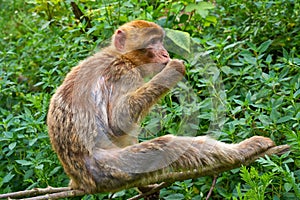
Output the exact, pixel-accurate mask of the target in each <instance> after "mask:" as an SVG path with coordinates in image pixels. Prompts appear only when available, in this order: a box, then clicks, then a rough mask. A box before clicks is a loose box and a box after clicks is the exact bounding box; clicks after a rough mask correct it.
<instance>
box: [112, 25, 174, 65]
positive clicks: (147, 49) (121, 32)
mask: <svg viewBox="0 0 300 200" xmlns="http://www.w3.org/2000/svg"><path fill="white" fill-rule="evenodd" d="M164 36H165V33H164V30H163V29H162V28H161V27H160V26H158V25H157V24H155V23H152V22H147V21H143V20H135V21H132V22H129V23H126V24H124V25H123V26H121V27H120V28H119V29H118V30H116V32H115V34H114V35H113V38H112V45H113V46H114V47H115V49H116V50H117V51H118V52H119V53H121V54H122V55H124V56H125V57H127V58H129V59H130V60H131V61H132V62H134V64H136V65H137V66H138V65H143V64H148V63H159V64H163V65H166V64H167V63H168V62H169V61H170V57H169V54H168V52H167V50H166V49H165V48H164V46H163V39H164Z"/></svg>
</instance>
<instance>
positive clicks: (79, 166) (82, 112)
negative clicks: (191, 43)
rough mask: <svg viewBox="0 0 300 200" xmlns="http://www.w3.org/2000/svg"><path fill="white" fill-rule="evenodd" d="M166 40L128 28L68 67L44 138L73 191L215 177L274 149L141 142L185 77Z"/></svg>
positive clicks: (261, 141)
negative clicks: (158, 108)
mask: <svg viewBox="0 0 300 200" xmlns="http://www.w3.org/2000/svg"><path fill="white" fill-rule="evenodd" d="M164 36H165V33H164V31H163V29H162V28H161V27H160V26H159V25H157V24H155V23H153V22H148V21H144V20H134V21H131V22H128V23H125V24H124V25H122V26H120V27H119V28H118V29H117V30H116V31H115V32H114V34H113V36H112V39H111V44H110V45H109V46H108V47H105V48H103V49H102V50H101V51H99V52H97V53H95V54H94V55H92V56H90V57H88V58H86V59H85V60H83V61H81V62H80V63H79V64H78V65H77V66H75V67H73V68H72V69H71V71H70V72H69V73H68V74H67V76H66V77H65V79H64V81H63V83H62V84H61V85H60V86H59V87H58V89H57V90H56V92H55V93H54V95H53V96H52V98H51V100H50V105H49V110H48V115H47V125H48V133H49V137H50V141H51V144H52V147H53V149H54V151H55V152H56V153H57V155H58V158H59V160H60V162H61V163H62V166H63V168H64V171H65V172H66V174H67V175H68V176H69V178H70V179H71V180H70V187H71V188H72V189H79V190H83V191H85V192H86V193H91V194H93V193H100V192H116V191H119V190H122V189H127V188H131V187H140V188H142V187H144V186H148V185H152V184H156V183H162V182H175V181H181V180H185V179H190V178H196V177H199V176H201V175H203V174H205V175H215V174H218V173H220V172H222V171H225V170H229V169H231V168H233V166H234V167H237V166H240V165H241V164H243V163H246V162H247V161H248V160H253V159H255V158H257V156H258V155H260V154H261V153H263V152H265V151H267V150H268V149H270V148H272V147H274V146H275V144H274V142H273V141H272V140H271V139H269V138H266V137H262V136H253V137H251V138H249V139H246V140H244V141H242V142H240V143H234V144H228V143H223V142H220V141H217V140H215V139H213V138H210V137H209V136H197V137H188V136H174V135H165V136H161V137H158V138H154V139H151V140H148V141H144V142H141V143H139V142H138V139H137V137H138V134H139V123H140V122H141V120H142V119H143V118H144V117H145V116H146V115H147V113H148V112H149V110H150V108H151V107H152V106H153V105H154V104H156V103H157V102H158V101H159V100H160V99H161V98H162V97H163V96H164V95H166V93H168V92H169V91H170V89H171V88H173V87H174V86H175V85H176V84H177V83H178V82H179V81H181V80H182V78H183V77H184V75H185V66H184V63H183V61H181V60H178V59H171V58H170V56H169V53H168V52H167V50H166V49H165V48H164V46H163V39H164ZM147 77H149V78H148V81H145V79H146V78H147Z"/></svg>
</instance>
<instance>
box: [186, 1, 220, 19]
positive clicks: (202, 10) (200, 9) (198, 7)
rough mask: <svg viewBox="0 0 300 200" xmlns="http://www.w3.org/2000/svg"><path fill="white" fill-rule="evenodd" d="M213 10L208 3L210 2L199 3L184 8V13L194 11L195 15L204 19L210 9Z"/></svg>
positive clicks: (212, 6)
mask: <svg viewBox="0 0 300 200" xmlns="http://www.w3.org/2000/svg"><path fill="white" fill-rule="evenodd" d="M213 8H215V6H214V5H213V4H212V3H210V2H204V1H202V2H199V3H190V4H188V5H187V6H186V8H185V11H186V12H192V11H195V12H196V13H198V14H199V15H201V17H203V18H206V17H207V15H208V11H207V10H210V9H213Z"/></svg>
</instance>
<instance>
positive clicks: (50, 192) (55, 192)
mask: <svg viewBox="0 0 300 200" xmlns="http://www.w3.org/2000/svg"><path fill="white" fill-rule="evenodd" d="M289 150H290V146H289V145H281V146H275V147H272V148H270V149H268V150H266V151H265V152H263V153H261V154H259V155H257V156H256V157H255V158H253V159H251V160H246V161H245V162H244V163H240V164H243V165H247V164H250V163H251V162H253V161H254V160H256V159H257V158H259V157H264V156H265V155H269V156H270V155H273V154H276V155H282V154H284V153H286V152H288V151H289ZM235 167H239V166H236V165H233V166H231V167H226V168H223V170H222V171H226V170H231V169H233V168H235ZM198 175H199V177H201V176H207V175H211V173H209V172H208V171H203V172H200V173H199V174H198ZM214 181H215V180H214ZM171 184H172V183H167V182H163V183H160V184H158V185H157V186H156V187H154V188H153V189H152V190H150V191H148V192H145V193H142V194H139V195H136V196H134V197H132V198H130V199H129V200H138V199H141V198H143V197H145V196H148V195H150V194H153V193H155V192H158V191H159V190H161V189H162V188H165V187H168V186H169V185H171ZM214 185H215V182H213V186H214ZM213 186H212V187H213ZM85 194H87V193H85V192H84V191H82V190H72V189H71V188H70V187H60V188H54V187H51V186H48V187H47V188H35V189H32V190H26V191H19V192H12V193H7V194H0V199H6V198H14V199H16V198H21V197H28V196H29V198H23V199H26V200H42V199H60V198H67V197H75V196H83V195H85ZM39 195H41V196H39Z"/></svg>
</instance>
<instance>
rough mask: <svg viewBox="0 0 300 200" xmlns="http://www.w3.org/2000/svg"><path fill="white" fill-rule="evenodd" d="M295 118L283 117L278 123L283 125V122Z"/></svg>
mask: <svg viewBox="0 0 300 200" xmlns="http://www.w3.org/2000/svg"><path fill="white" fill-rule="evenodd" d="M292 118H293V117H292V116H284V117H281V118H280V119H279V120H278V121H277V123H278V124H280V123H283V122H287V121H289V120H291V119H292Z"/></svg>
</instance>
